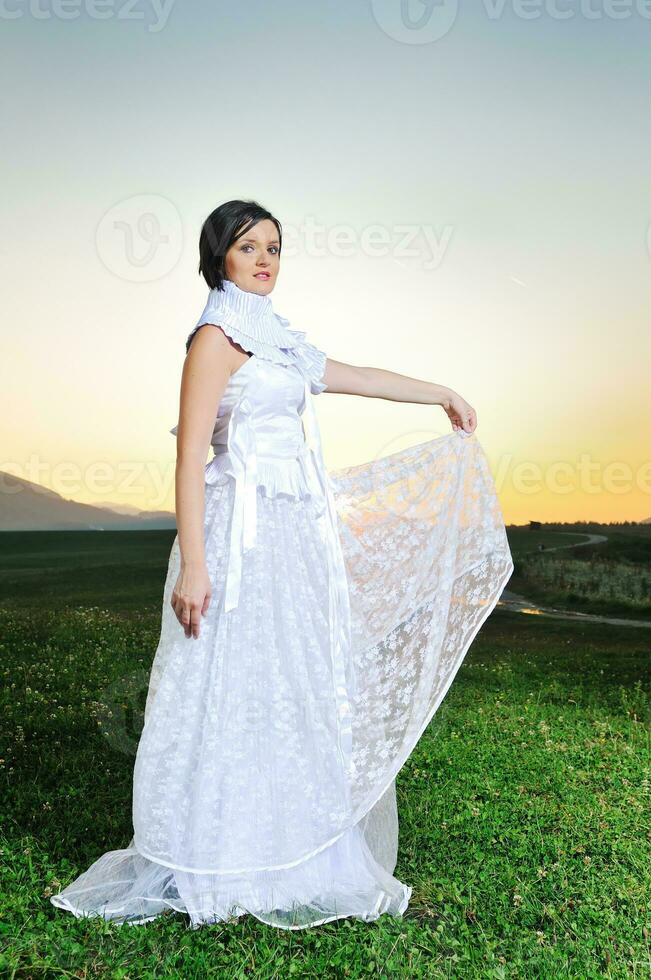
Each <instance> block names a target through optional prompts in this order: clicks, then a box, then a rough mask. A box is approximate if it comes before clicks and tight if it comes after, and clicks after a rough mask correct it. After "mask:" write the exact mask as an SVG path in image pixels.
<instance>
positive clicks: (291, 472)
mask: <svg viewBox="0 0 651 980" xmlns="http://www.w3.org/2000/svg"><path fill="white" fill-rule="evenodd" d="M305 389H306V382H305V378H304V376H303V375H302V374H301V373H300V372H299V371H298V369H297V368H296V367H294V366H290V365H281V364H273V363H271V362H270V361H265V360H262V359H260V358H258V357H256V356H255V355H252V356H251V357H249V359H248V361H245V362H244V364H243V365H242V366H241V367H240V368H238V370H237V371H235V373H234V374H232V375H231V377H230V379H229V381H228V384H227V385H226V388H225V390H224V394H223V396H222V399H221V401H220V404H219V409H218V411H217V418H216V420H215V425H214V428H213V433H212V437H211V440H210V443H211V446H212V450H213V454H214V455H213V457H212V459H211V460H210V462H209V463H208V464H207V466H206V483H208V484H216V483H221V482H222V480H223V478H224V476H225V475H226V474H230V475H231V476H235V468H234V462H235V461H234V458H233V455H234V453H237V450H238V447H239V446H241V445H242V443H243V441H246V442H247V447H248V451H249V452H251V451H253V450H255V454H256V458H257V472H256V486H257V487H259V488H260V489H261V490H262V492H263V493H264V494H265V495H266V496H268V497H275V496H276V494H278V493H286V494H289V495H291V496H292V497H298V498H305V497H307V496H309V495H310V493H311V489H310V480H309V474H308V472H307V463H308V459H307V442H306V434H305V429H304V426H303V418H302V416H303V413H304V411H305V406H306V390H305ZM243 426H246V430H247V431H246V432H244V431H243ZM240 437H241V438H240ZM229 439H230V445H229Z"/></svg>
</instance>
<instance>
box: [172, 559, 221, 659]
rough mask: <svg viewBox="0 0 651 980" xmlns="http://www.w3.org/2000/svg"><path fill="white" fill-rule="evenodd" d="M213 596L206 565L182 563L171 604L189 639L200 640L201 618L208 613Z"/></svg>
mask: <svg viewBox="0 0 651 980" xmlns="http://www.w3.org/2000/svg"><path fill="white" fill-rule="evenodd" d="M211 595H212V585H211V583H210V577H209V575H208V569H207V567H206V565H205V564H204V563H202V564H199V565H185V564H183V563H182V564H181V571H180V572H179V575H178V578H177V580H176V585H175V586H174V589H173V590H172V598H171V600H170V604H171V606H172V609H173V610H174V612H175V613H176V618H177V619H178V621H179V623H180V624H181V626H182V627H183V629H184V630H185V635H186V637H187V638H188V639H189V638H190V637H191V636H192V637H194V639H195V640H196V639H197V638H198V636H199V624H200V622H201V616H205V615H206V613H207V611H208V606H209V605H210V597H211Z"/></svg>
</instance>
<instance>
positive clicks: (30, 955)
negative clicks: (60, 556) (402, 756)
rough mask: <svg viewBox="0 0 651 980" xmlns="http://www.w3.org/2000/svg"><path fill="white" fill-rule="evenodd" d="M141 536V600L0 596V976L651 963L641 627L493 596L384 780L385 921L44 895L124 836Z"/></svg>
mask: <svg viewBox="0 0 651 980" xmlns="http://www.w3.org/2000/svg"><path fill="white" fill-rule="evenodd" d="M81 533H82V534H83V532H81ZM144 533H145V534H148V535H150V536H151V538H150V540H151V549H152V550H151V552H150V553H149V559H150V561H151V562H152V563H153V562H154V561H155V562H156V569H157V570H156V572H153V571H151V569H150V572H151V575H152V577H153V578H154V579H155V578H156V576H157V577H158V581H157V582H156V587H155V588H152V589H151V593H152V595H153V596H154V597H153V598H150V599H149V600H148V602H147V603H144V604H140V605H139V604H138V602H135V601H134V602H133V604H132V605H131V604H130V605H131V611H129V609H128V608H126V611H125V610H124V609H113V608H104V607H105V606H108V603H105V602H104V598H106V597H107V596H108V593H107V592H105V591H104V589H105V588H106V586H102V589H101V593H100V592H98V593H96V595H95V597H94V598H95V602H94V604H93V605H94V608H83V604H82V603H81V602H78V603H77V605H78V606H79V607H81V608H74V607H70V608H67V609H59V610H56V609H50V608H47V607H46V608H41V609H39V610H35V609H34V608H31V607H30V603H29V601H27V597H25V596H23V600H24V601H23V602H21V603H14V602H13V601H6V600H5V602H4V604H3V608H0V637H1V651H2V665H3V667H2V669H3V675H4V676H3V680H4V684H3V694H2V697H3V706H2V707H3V713H2V716H3V731H2V738H1V740H0V758H2V760H3V761H2V762H1V763H0V780H1V781H2V785H3V789H4V806H3V807H2V812H1V815H0V833H1V839H0V847H2V851H3V853H2V858H3V861H2V864H1V867H2V876H3V879H4V880H3V882H2V889H1V893H0V941H1V943H2V948H3V952H2V954H0V955H1V956H2V959H1V960H0V963H1V965H0V974H1V975H2V976H7V977H21V978H27V977H39V978H40V977H64V976H65V977H79V978H90V977H109V978H116V980H117V978H123V980H127V978H133V980H140V978H145V977H147V978H148V977H182V978H184V980H185V978H194V977H196V978H204V977H220V978H221V977H248V976H255V977H265V978H266V977H278V978H285V977H291V976H297V977H313V976H314V977H316V976H320V977H327V978H330V977H340V976H341V977H369V976H383V977H388V976H391V977H394V976H398V977H428V978H429V977H434V978H436V977H455V978H456V977H462V978H485V977H486V978H493V977H496V978H505V977H526V978H529V977H531V978H543V980H547V978H549V980H556V978H566V977H571V978H591V977H613V978H619V977H635V978H642V977H644V978H646V977H649V976H651V954H650V950H649V931H650V930H651V912H650V910H649V867H650V860H649V859H650V856H651V855H650V851H651V847H650V844H651V827H650V825H649V787H650V780H651V774H650V771H649V770H650V768H651V754H650V752H649V749H650V738H649V735H650V725H651V715H650V712H649V680H650V678H649V672H648V665H649V649H648V643H649V640H648V638H647V637H646V636H640V635H639V633H640V632H641V631H637V630H626V629H623V628H616V627H603V626H594V625H589V624H584V623H582V624H578V623H564V622H561V621H556V620H535V619H532V618H531V617H520V616H518V615H517V614H515V613H509V612H505V611H502V610H497V611H496V612H495V613H494V614H493V615H492V616H491V617H490V619H489V620H488V622H487V623H486V624H485V625H484V627H483V629H482V630H481V632H480V633H479V635H478V637H477V639H476V640H475V642H474V643H473V645H472V647H471V649H470V652H469V654H468V656H467V658H466V660H465V661H464V664H463V666H462V668H461V670H460V671H459V674H458V675H457V677H456V679H455V681H454V683H453V685H452V687H451V688H450V690H449V692H448V694H447V696H446V698H445V699H444V701H443V703H442V705H441V706H440V708H439V710H438V711H437V713H436V714H435V716H434V718H433V720H432V722H431V723H430V725H429V727H428V729H427V730H426V732H425V733H424V735H423V736H422V738H421V739H420V741H419V743H418V745H417V747H416V749H415V751H414V753H413V754H412V756H411V757H410V759H409V760H408V762H407V764H406V765H405V766H404V767H403V769H402V770H401V771H400V774H399V776H398V781H397V788H398V796H399V801H398V805H399V811H400V851H399V859H398V866H397V868H396V871H395V874H396V876H397V877H398V878H400V880H402V881H404V882H407V883H408V884H410V885H412V886H413V889H414V890H413V895H412V898H411V902H410V906H409V908H408V910H407V913H406V914H405V917H404V918H403V919H392V918H390V917H389V916H383V917H381V918H380V919H378V920H377V921H376V922H373V923H363V922H360V921H357V920H353V919H342V920H339V921H337V922H333V923H328V924H325V925H322V926H318V927H314V928H311V929H306V930H301V931H298V932H284V931H282V930H278V929H274V928H273V927H270V926H266V925H263V924H262V923H260V922H258V921H257V920H256V919H254V918H253V917H251V916H246V917H243V918H241V919H240V921H239V924H221V925H214V926H207V927H204V928H202V929H198V930H191V929H189V928H188V924H187V923H188V920H187V919H186V918H185V917H184V916H182V915H179V914H173V915H165V916H163V917H161V918H159V919H158V920H156V921H155V922H152V923H148V924H146V925H144V926H133V927H130V926H118V925H111V924H110V923H107V922H104V921H102V920H98V919H95V920H76V919H75V918H74V917H73V916H72V915H70V913H67V912H64V911H63V910H60V909H56V908H54V907H53V906H52V905H51V903H50V902H49V895H50V894H51V893H52V892H53V891H55V890H59V888H60V887H61V886H64V885H65V884H67V883H68V882H69V881H70V880H72V879H73V878H74V877H76V876H77V875H78V874H79V873H80V872H81V871H83V870H85V869H86V868H87V867H88V866H89V864H91V863H92V861H94V860H95V859H96V858H97V857H99V856H100V855H101V854H102V853H103V852H104V851H106V850H109V849H116V848H119V847H124V846H125V845H126V844H127V843H128V841H129V839H130V836H131V831H132V827H131V786H132V783H131V780H132V767H133V761H134V754H135V749H136V746H137V739H138V735H139V731H140V728H141V726H142V709H143V707H144V696H145V693H146V683H147V677H148V670H149V666H150V664H151V659H152V657H153V654H154V651H155V647H156V643H157V639H158V631H159V626H160V612H161V608H160V603H161V595H162V581H163V576H164V572H165V562H166V557H167V555H166V549H167V551H169V545H168V544H167V543H166V542H165V541H164V540H163V541H162V542H158V544H157V543H156V542H155V541H154V536H155V535H160V534H163V535H165V534H167V532H144ZM76 534H77V532H75V536H76ZM105 535H106V532H103V533H101V534H100V533H99V532H97V533H96V538H97V539H104V538H105ZM121 536H122V537H123V538H124V544H125V547H126V548H127V551H126V552H125V553H124V556H125V559H124V564H125V565H132V566H138V565H140V564H141V559H142V555H141V554H140V555H139V554H138V552H139V548H138V547H135V548H133V547H132V546H133V542H129V541H127V538H128V537H129V534H128V532H123V533H122V535H121ZM168 539H169V535H168ZM118 544H119V542H118ZM157 548H158V553H157V550H156V549H157ZM161 558H162V560H160V559H161ZM111 563H114V564H115V567H118V570H119V567H122V566H121V563H120V556H119V549H118V553H116V554H115V556H114V559H113V558H112V559H111ZM51 564H54V562H51ZM66 574H67V576H68V578H67V585H66V587H65V588H66V589H67V590H69V591H68V592H67V593H66V591H65V589H64V588H63V587H62V588H61V593H60V598H63V596H64V595H66V594H67V595H68V596H70V595H71V594H72V590H73V585H74V577H73V573H72V570H71V569H70V570H69V571H68V572H67V573H66ZM82 578H83V576H82ZM78 584H79V585H80V586H81V585H83V583H82V582H80V583H78ZM115 585H116V586H117V587H119V588H120V589H124V588H125V586H124V581H120V576H119V575H117V576H116V582H115ZM138 588H139V589H140V590H141V595H145V594H147V593H148V591H149V590H150V586H149V585H148V584H147V583H146V582H142V581H141V582H140V583H139V585H138ZM100 596H101V597H100ZM34 598H36V595H34V597H33V599H34ZM110 598H111V602H112V603H113V602H115V592H113V591H112V592H111V595H110ZM32 601H33V600H32ZM135 608H137V609H138V615H134V613H133V609H135Z"/></svg>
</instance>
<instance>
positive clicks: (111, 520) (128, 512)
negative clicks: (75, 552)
mask: <svg viewBox="0 0 651 980" xmlns="http://www.w3.org/2000/svg"><path fill="white" fill-rule="evenodd" d="M175 527H176V516H175V515H174V514H173V513H172V512H170V511H166V510H153V511H149V510H138V509H137V508H135V507H131V506H130V505H128V504H126V505H122V504H110V505H109V504H100V505H93V504H80V503H78V502H77V501H76V500H66V498H65V497H62V496H61V495H60V494H58V493H55V492H54V491H53V490H49V489H48V488H47V487H43V486H41V485H40V484H38V483H32V482H31V481H30V480H23V479H21V478H20V477H18V476H14V475H13V474H11V473H3V472H2V471H0V531H82V530H84V531H87V530H95V531H109V530H110V531H133V530H136V529H140V530H144V529H151V530H154V529H156V530H158V529H168V528H175Z"/></svg>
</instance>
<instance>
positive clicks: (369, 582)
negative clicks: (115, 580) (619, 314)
mask: <svg viewBox="0 0 651 980" xmlns="http://www.w3.org/2000/svg"><path fill="white" fill-rule="evenodd" d="M281 250H282V228H281V224H280V222H279V221H278V220H277V219H276V218H275V217H274V216H273V215H272V214H271V213H270V212H269V211H267V210H266V209H265V208H263V207H261V206H260V205H259V204H257V203H256V202H252V201H229V202H226V203H224V204H222V205H221V206H220V207H218V208H217V209H216V210H214V211H213V212H212V213H211V214H210V215H209V217H208V218H207V219H206V221H205V222H204V225H203V227H202V231H201V236H200V242H199V251H200V265H199V270H200V272H201V273H202V275H203V277H204V279H205V281H206V283H207V285H208V289H209V292H208V297H207V301H206V304H205V307H204V309H203V312H202V313H201V316H200V317H199V319H198V321H197V323H196V325H195V326H194V328H193V329H192V331H191V333H190V335H189V336H188V338H187V341H186V357H185V362H184V365H183V372H182V378H181V389H180V407H179V419H178V425H177V426H175V427H174V428H173V429H172V430H171V431H172V432H173V433H174V434H176V438H177V464H176V487H175V489H176V518H177V535H176V537H175V539H174V542H173V544H172V548H171V552H170V556H169V563H168V570H167V577H166V581H165V586H164V591H163V608H162V621H161V632H160V639H159V643H158V647H157V650H156V653H155V656H154V660H153V664H152V669H151V675H150V679H149V685H148V691H147V701H146V706H145V719H144V727H143V730H142V733H141V736H140V741H139V743H138V750H137V754H136V761H135V766H134V773H133V806H132V818H133V836H132V838H131V840H130V841H129V843H128V845H127V846H126V847H122V848H120V849H114V850H109V851H106V852H105V853H104V854H102V855H101V856H100V857H98V858H97V860H96V861H95V862H94V863H93V864H92V865H91V866H90V867H89V868H88V869H87V870H86V871H84V872H82V873H81V874H80V875H79V876H78V877H77V878H76V879H75V880H73V881H72V882H71V883H70V884H68V885H67V886H66V887H65V888H63V889H62V891H61V892H59V893H58V894H56V895H53V896H52V897H51V899H50V900H51V902H52V903H53V904H54V905H56V906H58V907H59V908H62V909H66V910H68V911H70V912H72V913H73V914H74V915H76V916H79V917H80V916H102V917H103V918H106V919H111V920H113V921H115V922H118V923H130V924H142V923H145V922H147V921H150V920H152V919H154V918H156V917H157V916H159V915H160V914H161V913H164V912H168V913H171V912H172V911H176V912H180V913H184V914H186V915H187V916H188V917H189V919H190V923H191V925H192V927H193V928H197V927H199V926H201V925H204V924H207V923H212V922H219V921H234V920H236V919H237V918H238V917H239V916H241V915H243V914H247V913H249V914H251V915H253V916H255V917H257V918H258V919H260V920H261V921H263V922H266V923H268V924H270V925H273V926H277V927H280V928H288V929H297V928H304V927H306V926H313V925H318V924H320V923H323V922H328V921H330V920H333V919H337V918H341V917H343V916H353V917H357V918H360V919H363V920H366V921H370V920H373V919H376V918H377V917H378V916H379V915H381V914H383V913H388V914H390V915H393V916H400V915H402V914H403V912H404V911H405V909H406V908H407V905H408V903H409V899H410V896H411V892H412V889H411V887H410V886H409V885H407V884H405V883H403V882H401V881H400V880H399V879H398V878H396V877H394V874H393V872H394V870H395V866H396V863H397V852H398V814H397V808H396V795H395V779H396V775H397V773H398V772H399V770H400V769H401V767H402V766H403V765H404V763H405V761H406V760H407V759H408V757H409V755H410V754H411V752H412V751H413V749H414V746H415V745H416V743H417V741H418V739H419V738H420V736H421V734H422V733H423V731H424V730H425V728H426V726H427V725H428V723H429V721H430V720H431V718H432V716H433V714H434V712H435V711H436V709H437V707H438V706H439V704H440V703H441V700H442V699H443V697H444V696H445V693H446V692H447V690H448V688H449V686H450V684H451V683H452V681H453V679H454V676H455V675H456V672H457V671H458V669H459V667H460V666H461V663H462V661H463V659H464V657H465V654H466V652H467V650H468V648H469V646H470V644H471V642H472V640H473V639H474V637H475V635H476V634H477V632H478V630H479V629H480V627H481V625H482V624H483V622H484V621H485V620H486V618H487V617H488V615H489V614H490V612H491V611H492V610H493V608H494V607H495V605H496V603H497V601H498V599H499V596H500V594H501V591H502V589H503V587H504V585H505V584H506V582H507V580H508V579H509V577H510V575H511V573H512V571H513V562H512V557H511V553H510V550H509V546H508V542H507V538H506V531H505V528H504V522H503V517H502V513H501V510H500V506H499V503H498V500H497V496H496V492H495V487H494V483H493V480H492V477H491V474H490V471H489V468H488V463H487V460H486V457H485V455H484V453H483V450H482V448H481V446H480V444H479V442H478V440H477V437H476V434H475V430H476V427H477V417H476V413H475V411H474V409H473V408H472V407H471V406H470V405H469V404H468V402H466V401H465V400H464V399H463V398H462V397H461V396H460V395H459V394H457V393H456V392H455V391H453V390H451V389H450V388H447V387H445V386H443V385H439V384H435V383H433V382H430V381H427V380H419V379H415V378H410V377H406V376H404V375H400V374H397V373H395V372H393V371H389V370H385V369H382V368H376V367H358V366H355V365H351V364H347V363H345V362H342V361H336V360H333V359H332V358H329V357H327V355H326V353H325V352H324V351H323V350H321V349H320V348H319V347H317V346H315V345H314V344H312V343H311V342H310V341H309V340H308V339H307V336H306V332H305V331H300V330H295V329H292V328H291V327H290V326H289V321H288V320H286V319H285V318H284V317H282V316H280V315H279V314H277V313H276V312H275V311H274V309H273V306H272V302H271V298H270V295H271V293H272V291H273V289H274V287H275V285H276V281H277V279H278V275H279V272H280V256H281ZM321 392H326V393H331V394H337V393H342V394H352V395H360V396H363V397H367V398H383V399H387V400H390V401H402V402H413V403H419V404H422V405H428V406H429V405H431V406H440V407H441V408H442V409H443V410H444V412H445V413H446V415H447V417H448V418H449V420H450V423H451V431H450V432H449V433H448V434H447V435H444V436H440V437H438V438H435V439H432V440H430V441H428V442H424V443H421V444H419V445H415V446H412V447H410V448H408V449H405V450H402V451H400V452H396V453H393V454H391V455H389V456H385V457H382V458H379V459H374V460H371V461H362V462H360V463H359V464H357V465H355V466H351V467H348V468H345V469H340V470H336V471H335V470H331V471H328V470H327V469H326V467H325V463H324V457H323V452H322V448H321V440H320V433H319V425H318V419H317V415H316V412H315V409H314V405H313V397H312V396H314V395H317V394H320V393H321ZM209 445H210V446H212V449H213V455H212V458H211V459H210V461H209V462H208V463H206V461H205V460H206V451H207V448H208V446H209Z"/></svg>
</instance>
